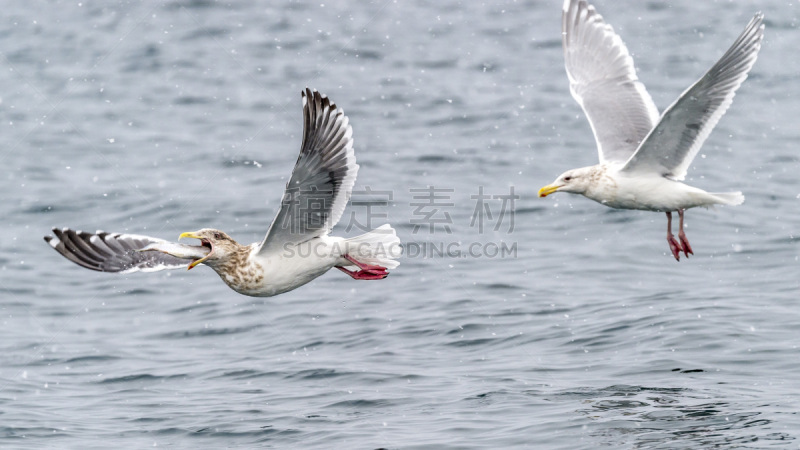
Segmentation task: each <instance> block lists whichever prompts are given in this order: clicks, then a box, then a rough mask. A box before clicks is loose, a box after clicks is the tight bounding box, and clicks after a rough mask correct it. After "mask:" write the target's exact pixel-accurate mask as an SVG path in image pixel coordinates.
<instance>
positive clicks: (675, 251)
mask: <svg viewBox="0 0 800 450" xmlns="http://www.w3.org/2000/svg"><path fill="white" fill-rule="evenodd" d="M681 218H683V213H681ZM667 243H669V249H670V250H672V256H674V257H675V261H680V260H681V250H683V249H682V248H681V244H680V243H679V242H678V241H677V240H676V239H675V236H673V235H672V212H667Z"/></svg>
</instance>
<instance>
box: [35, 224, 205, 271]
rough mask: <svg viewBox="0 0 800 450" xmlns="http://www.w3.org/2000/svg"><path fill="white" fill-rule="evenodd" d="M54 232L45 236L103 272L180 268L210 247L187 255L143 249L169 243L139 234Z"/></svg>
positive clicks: (73, 257) (70, 257)
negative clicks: (184, 256)
mask: <svg viewBox="0 0 800 450" xmlns="http://www.w3.org/2000/svg"><path fill="white" fill-rule="evenodd" d="M53 234H55V237H53V236H45V237H44V240H45V241H46V242H47V243H48V244H50V246H51V247H53V248H54V249H56V251H57V252H58V253H61V255H62V256H63V257H65V258H67V259H68V260H70V261H72V262H74V263H75V264H77V265H79V266H82V267H85V268H87V269H91V270H97V271H99V272H119V273H131V272H139V271H141V272H156V271H159V270H165V269H178V268H181V267H186V266H188V265H189V263H191V262H192V260H193V259H195V258H201V257H202V255H203V254H205V253H208V249H205V250H203V251H200V252H199V253H198V254H197V255H191V256H187V258H186V259H183V258H177V257H175V256H172V255H168V254H166V253H162V252H160V251H141V250H144V249H145V247H148V246H151V245H152V244H169V243H168V241H165V240H163V239H157V238H152V237H148V236H139V235H135V234H121V233H106V232H103V231H98V232H97V233H88V232H85V231H74V230H71V229H69V228H62V229H58V228H53ZM187 247H188V246H187ZM201 249H202V247H201Z"/></svg>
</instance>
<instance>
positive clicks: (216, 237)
mask: <svg viewBox="0 0 800 450" xmlns="http://www.w3.org/2000/svg"><path fill="white" fill-rule="evenodd" d="M214 239H222V235H221V234H219V233H214Z"/></svg>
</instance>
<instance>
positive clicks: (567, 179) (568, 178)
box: [564, 177, 572, 181]
mask: <svg viewBox="0 0 800 450" xmlns="http://www.w3.org/2000/svg"><path fill="white" fill-rule="evenodd" d="M571 179H572V177H564V181H569V180H571Z"/></svg>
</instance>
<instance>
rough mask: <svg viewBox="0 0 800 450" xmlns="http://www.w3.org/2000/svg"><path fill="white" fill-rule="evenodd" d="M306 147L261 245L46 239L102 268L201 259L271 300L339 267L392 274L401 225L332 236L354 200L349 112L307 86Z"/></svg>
mask: <svg viewBox="0 0 800 450" xmlns="http://www.w3.org/2000/svg"><path fill="white" fill-rule="evenodd" d="M302 100H303V119H304V123H303V144H302V146H301V148H300V156H299V157H298V159H297V163H295V167H294V171H293V172H292V177H291V178H290V179H289V182H288V183H287V184H286V189H285V191H284V194H283V199H282V202H281V207H280V210H279V211H278V213H277V215H276V217H275V219H274V220H273V221H272V225H270V228H269V231H267V234H266V236H265V237H264V240H263V241H261V242H260V243H253V244H250V245H241V244H239V243H237V242H236V241H235V240H233V238H231V237H230V236H228V235H227V234H225V233H224V232H222V231H220V230H215V229H212V228H203V229H201V230H198V231H191V232H187V233H183V234H181V235H180V237H179V239H181V238H193V239H199V240H200V245H185V244H180V243H174V242H169V241H166V240H163V239H159V238H154V237H149V236H141V235H135V234H123V233H106V232H103V231H98V232H96V233H89V232H82V231H75V230H71V229H69V228H62V229H58V228H54V229H53V233H54V234H55V237H53V236H45V238H44V240H45V241H46V242H47V243H49V244H50V246H52V247H53V248H54V249H55V250H56V251H57V252H59V253H60V254H61V255H63V256H64V257H65V258H67V259H68V260H70V261H72V262H74V263H76V264H78V265H80V266H83V267H85V268H87V269H92V270H96V271H100V272H118V273H131V272H137V271H141V272H154V271H158V270H164V269H176V268H181V267H186V268H187V269H192V268H194V267H196V266H198V265H200V264H203V265H207V266H209V267H211V268H212V269H214V271H216V272H217V274H218V275H219V276H220V278H222V281H224V282H225V284H227V285H228V286H229V287H230V288H231V289H233V290H234V291H236V292H238V293H240V294H244V295H249V296H254V297H270V296H273V295H278V294H281V293H284V292H288V291H291V290H292V289H295V288H297V287H299V286H302V285H304V284H306V283H308V282H309V281H311V280H313V279H314V278H317V277H319V276H320V275H322V274H324V273H325V272H327V271H328V270H330V269H331V268H333V267H335V268H337V269H339V270H341V271H342V272H344V273H345V274H347V275H349V276H350V277H351V278H353V279H356V280H379V279H383V278H386V276H387V275H388V274H389V272H388V269H394V268H395V267H397V266H398V264H399V262H398V261H396V258H398V257H399V256H400V254H401V253H402V249H401V247H400V240H399V239H398V238H397V234H396V233H395V230H394V229H393V228H392V227H391V226H389V225H388V224H387V225H382V226H380V227H378V228H376V229H374V230H371V231H369V232H368V233H366V234H363V235H361V236H356V237H353V238H349V239H346V238H341V237H335V236H329V235H328V233H329V232H330V230H331V228H333V226H334V225H336V223H337V222H338V221H339V219H340V218H341V217H342V214H343V213H344V209H345V206H346V205H347V202H348V201H349V199H350V194H351V192H352V190H353V185H354V184H355V181H356V174H357V172H358V164H356V158H355V154H354V152H353V130H352V128H351V126H350V124H349V121H348V119H347V116H345V115H344V112H343V111H342V109H341V108H337V107H336V105H335V104H334V103H332V102H331V101H330V100H329V99H328V98H327V97H326V96H324V95H322V94H320V93H319V92H317V91H313V92H312V91H311V90H309V89H305V91H303V92H302Z"/></svg>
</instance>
